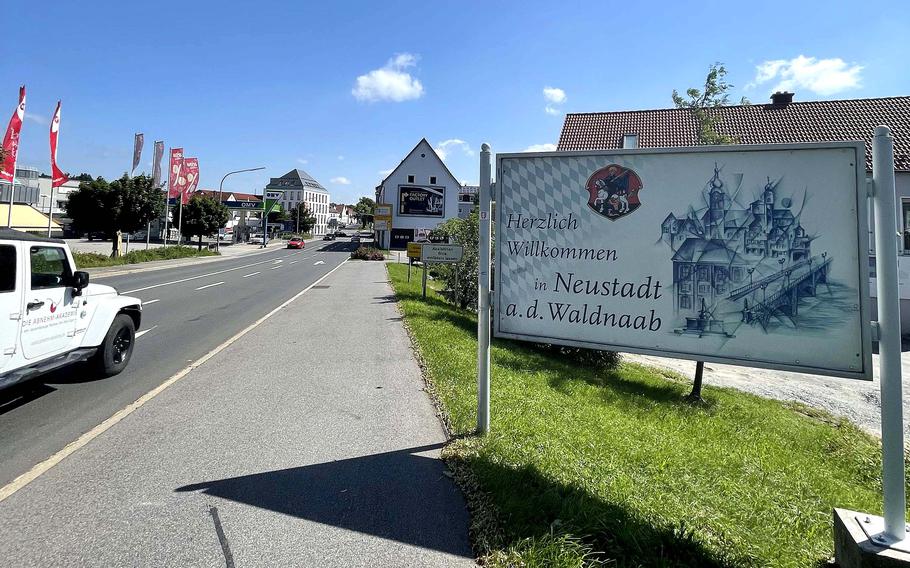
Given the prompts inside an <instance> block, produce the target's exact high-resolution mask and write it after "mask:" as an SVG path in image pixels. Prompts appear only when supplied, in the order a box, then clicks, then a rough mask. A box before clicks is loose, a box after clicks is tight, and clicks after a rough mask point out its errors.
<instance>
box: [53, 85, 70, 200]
mask: <svg viewBox="0 0 910 568" xmlns="http://www.w3.org/2000/svg"><path fill="white" fill-rule="evenodd" d="M58 136H60V101H57V110H55V111H54V118H53V120H51V187H60V186H61V185H63V184H65V183H66V182H68V181H69V179H70V178H68V177H66V174H65V173H63V172H62V171H60V168H58V167H57V137H58Z"/></svg>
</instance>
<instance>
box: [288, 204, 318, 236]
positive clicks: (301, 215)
mask: <svg viewBox="0 0 910 568" xmlns="http://www.w3.org/2000/svg"><path fill="white" fill-rule="evenodd" d="M288 214H289V216H290V220H291V221H294V227H295V230H296V231H297V232H298V233H309V232H310V230H311V229H312V228H313V225H315V224H316V216H315V215H313V214H312V213H310V209H309V208H308V207H307V206H306V203H304V202H303V201H301V202H300V203H298V204H297V207H294V208H292V209H289V210H288ZM298 219H299V223H298Z"/></svg>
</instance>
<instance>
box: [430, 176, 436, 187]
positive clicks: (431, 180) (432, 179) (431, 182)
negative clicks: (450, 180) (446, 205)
mask: <svg viewBox="0 0 910 568" xmlns="http://www.w3.org/2000/svg"><path fill="white" fill-rule="evenodd" d="M430 185H436V176H430Z"/></svg>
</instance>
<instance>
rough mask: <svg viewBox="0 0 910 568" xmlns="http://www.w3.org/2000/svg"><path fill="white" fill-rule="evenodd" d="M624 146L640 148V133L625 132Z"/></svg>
mask: <svg viewBox="0 0 910 568" xmlns="http://www.w3.org/2000/svg"><path fill="white" fill-rule="evenodd" d="M622 147H623V148H625V149H627V150H630V149H633V148H638V134H624V135H623V137H622Z"/></svg>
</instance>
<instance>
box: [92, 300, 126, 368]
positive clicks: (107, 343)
mask: <svg viewBox="0 0 910 568" xmlns="http://www.w3.org/2000/svg"><path fill="white" fill-rule="evenodd" d="M135 343H136V326H135V325H134V324H133V318H131V317H130V316H128V315H126V314H117V317H115V318H114V321H113V322H112V323H111V327H110V329H108V330H107V335H105V336H104V341H103V342H102V343H101V345H100V346H99V347H98V353H96V354H95V359H94V363H95V366H96V367H97V369H98V372H100V373H101V374H102V375H104V376H105V377H113V376H114V375H116V374H118V373H120V371H122V370H123V369H125V368H126V365H127V364H128V363H129V362H130V357H132V355H133V345H135Z"/></svg>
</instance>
